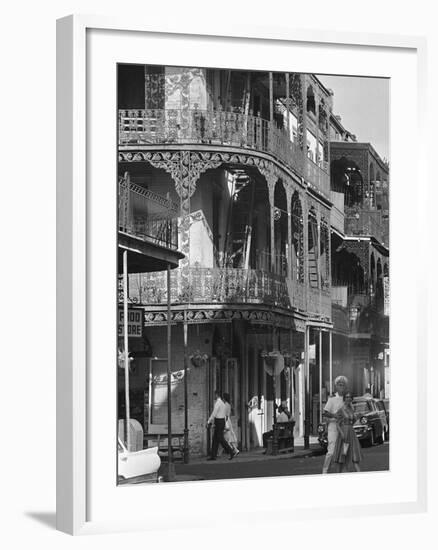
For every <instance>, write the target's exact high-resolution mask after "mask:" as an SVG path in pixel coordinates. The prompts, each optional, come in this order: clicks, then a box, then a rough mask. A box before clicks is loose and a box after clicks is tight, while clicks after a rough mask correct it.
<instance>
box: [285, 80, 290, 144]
mask: <svg viewBox="0 0 438 550" xmlns="http://www.w3.org/2000/svg"><path fill="white" fill-rule="evenodd" d="M284 77H285V79H286V131H287V136H288V138H289V139H290V128H289V106H290V90H289V73H285V75H284Z"/></svg>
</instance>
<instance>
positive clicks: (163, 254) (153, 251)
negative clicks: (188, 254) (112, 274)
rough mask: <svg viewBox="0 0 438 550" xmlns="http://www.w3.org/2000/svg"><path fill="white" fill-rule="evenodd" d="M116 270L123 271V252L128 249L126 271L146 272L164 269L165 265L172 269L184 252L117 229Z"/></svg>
mask: <svg viewBox="0 0 438 550" xmlns="http://www.w3.org/2000/svg"><path fill="white" fill-rule="evenodd" d="M118 239H119V242H118V271H119V273H121V272H122V271H123V267H122V266H123V252H124V251H125V250H127V251H128V272H129V273H148V272H151V271H164V270H165V269H167V265H168V264H170V268H171V269H174V268H176V267H178V264H179V261H180V260H181V259H182V258H184V254H182V253H181V252H179V251H178V250H173V249H171V248H167V247H165V246H163V245H160V244H158V243H154V242H150V241H147V240H144V239H140V238H138V237H136V236H134V235H130V234H128V233H124V232H122V231H119V233H118Z"/></svg>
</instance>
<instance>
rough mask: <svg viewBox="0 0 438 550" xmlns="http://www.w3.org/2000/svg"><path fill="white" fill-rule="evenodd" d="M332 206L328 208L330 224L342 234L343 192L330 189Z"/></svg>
mask: <svg viewBox="0 0 438 550" xmlns="http://www.w3.org/2000/svg"><path fill="white" fill-rule="evenodd" d="M330 198H331V201H332V208H331V210H330V225H331V226H332V227H333V228H334V229H336V230H337V231H339V232H340V233H341V234H344V193H337V192H336V191H330Z"/></svg>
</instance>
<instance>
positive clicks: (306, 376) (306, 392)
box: [304, 324, 310, 449]
mask: <svg viewBox="0 0 438 550" xmlns="http://www.w3.org/2000/svg"><path fill="white" fill-rule="evenodd" d="M309 344H310V326H309V325H307V324H306V327H305V332H304V388H305V389H304V448H305V449H309V447H310V379H309V377H310V368H309Z"/></svg>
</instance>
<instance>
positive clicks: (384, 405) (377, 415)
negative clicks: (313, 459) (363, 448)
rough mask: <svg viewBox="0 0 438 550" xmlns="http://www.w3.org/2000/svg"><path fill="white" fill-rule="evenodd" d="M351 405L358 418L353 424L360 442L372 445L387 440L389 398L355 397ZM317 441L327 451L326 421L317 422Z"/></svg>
mask: <svg viewBox="0 0 438 550" xmlns="http://www.w3.org/2000/svg"><path fill="white" fill-rule="evenodd" d="M353 407H354V411H355V413H356V414H359V415H360V418H359V419H358V420H357V421H356V423H355V425H354V431H355V432H356V435H357V437H358V439H359V441H360V442H361V443H368V444H369V445H374V444H375V443H383V441H389V400H388V399H374V398H373V397H368V396H361V397H355V398H354V400H353ZM318 442H319V444H320V446H321V448H322V449H323V450H324V451H327V445H328V442H327V423H326V422H322V423H320V424H318Z"/></svg>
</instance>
